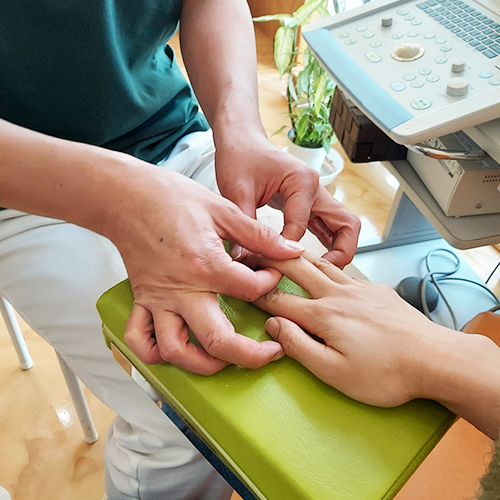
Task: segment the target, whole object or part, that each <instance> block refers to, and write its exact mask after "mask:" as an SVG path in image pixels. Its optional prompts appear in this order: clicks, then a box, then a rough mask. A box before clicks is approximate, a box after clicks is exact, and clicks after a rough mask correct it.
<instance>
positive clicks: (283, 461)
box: [97, 281, 455, 500]
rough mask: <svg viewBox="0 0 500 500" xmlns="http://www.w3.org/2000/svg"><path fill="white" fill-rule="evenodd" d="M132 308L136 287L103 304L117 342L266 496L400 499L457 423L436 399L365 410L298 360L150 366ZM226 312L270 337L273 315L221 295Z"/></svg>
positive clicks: (108, 296)
mask: <svg viewBox="0 0 500 500" xmlns="http://www.w3.org/2000/svg"><path fill="white" fill-rule="evenodd" d="M291 286H292V287H293V284H292V285H291ZM293 291H294V292H297V293H300V292H299V291H298V289H295V290H293ZM132 304H133V295H132V291H131V289H130V284H129V283H128V282H127V281H125V282H122V283H120V284H118V285H117V286H115V287H114V288H112V289H111V290H109V291H108V292H106V293H105V294H104V295H103V296H102V297H101V298H100V300H99V302H98V306H97V307H98V310H99V313H100V315H101V317H102V320H103V325H104V334H105V337H106V340H107V343H108V345H110V344H114V345H115V346H116V347H117V348H118V350H119V351H121V353H122V354H123V355H124V356H125V357H126V358H128V360H129V361H130V362H131V363H132V364H133V365H134V366H135V367H136V368H137V369H138V370H139V371H140V372H141V373H142V375H143V376H144V377H145V378H146V379H147V380H148V381H149V382H150V383H151V385H152V386H153V387H155V388H156V389H157V390H158V391H159V392H160V393H161V394H162V396H163V397H164V398H165V400H166V401H167V402H168V403H169V404H170V406H172V408H174V409H175V411H176V412H177V413H178V414H179V415H180V416H181V417H182V418H183V419H184V420H185V421H186V422H187V423H188V424H189V425H190V426H191V427H192V428H193V429H194V430H195V431H196V432H197V433H198V434H199V435H200V437H201V438H202V439H203V440H204V441H205V442H206V443H207V444H208V445H209V446H210V447H211V448H212V450H213V451H215V452H216V453H217V455H218V456H219V457H220V458H221V459H222V460H223V461H224V462H225V463H226V465H227V466H228V467H229V468H230V469H231V470H232V471H233V472H234V473H235V474H236V476H237V477H238V478H239V479H241V481H242V482H243V483H244V484H245V485H246V486H247V487H248V489H249V490H250V491H251V492H252V493H253V494H254V495H255V496H256V497H257V498H260V499H266V500H381V499H390V498H392V497H393V496H394V495H395V494H396V493H397V491H398V490H399V489H400V488H401V486H402V485H403V484H404V483H405V481H406V480H407V479H408V478H409V476H410V475H411V474H412V473H413V471H414V470H415V469H416V468H417V467H418V465H419V464H420V463H421V461H422V460H423V459H424V458H425V456H426V455H427V454H428V453H429V452H430V450H431V449H432V448H433V447H434V445H435V444H436V443H437V442H438V441H439V439H440V438H441V437H442V435H443V434H444V433H445V432H446V430H447V429H448V427H449V426H450V425H451V424H452V422H453V420H454V418H455V417H454V415H453V414H452V413H450V412H449V411H448V410H446V409H445V408H443V407H442V406H440V405H439V404H437V403H435V402H433V401H426V400H416V401H412V402H410V403H407V404H405V405H403V406H400V407H398V408H391V409H382V408H375V407H372V406H367V405H364V404H361V403H358V402H356V401H353V400H352V399H350V398H348V397H346V396H344V395H343V394H341V393H339V392H338V391H336V390H335V389H333V388H331V387H329V386H327V385H326V384H324V383H323V382H321V381H320V380H318V379H317V378H316V377H315V376H314V375H312V374H311V373H310V372H309V371H308V370H306V369H305V368H304V367H303V366H301V365H300V364H299V363H297V362H296V361H294V360H293V359H290V358H284V359H282V360H280V361H277V362H274V363H271V364H270V365H268V366H266V367H264V368H261V369H259V370H255V371H252V370H247V369H244V368H241V367H237V366H229V367H227V368H225V369H224V370H223V371H222V372H220V373H218V374H216V375H213V376H211V377H203V376H199V375H194V374H192V373H188V372H186V371H184V370H182V369H180V368H177V367H175V366H173V365H171V364H162V365H146V364H144V363H142V362H141V361H139V360H138V359H137V358H136V356H135V355H134V354H133V353H132V351H131V350H130V349H129V347H128V346H127V344H126V343H125V342H124V340H123V335H124V331H125V325H126V322H127V318H128V316H129V314H130V312H131V310H132ZM220 305H221V307H222V309H223V311H224V312H225V313H226V314H227V316H228V318H229V319H230V320H231V322H232V323H233V325H234V327H235V328H236V331H238V332H240V333H242V334H245V335H247V336H249V337H252V338H254V339H256V340H259V341H261V340H264V339H269V337H268V335H267V333H266V332H265V329H264V323H265V321H266V319H267V318H268V317H269V315H268V314H267V313H265V312H263V311H261V310H259V309H258V308H256V307H255V306H253V305H252V304H247V303H244V302H241V301H239V300H236V299H233V298H229V297H221V298H220Z"/></svg>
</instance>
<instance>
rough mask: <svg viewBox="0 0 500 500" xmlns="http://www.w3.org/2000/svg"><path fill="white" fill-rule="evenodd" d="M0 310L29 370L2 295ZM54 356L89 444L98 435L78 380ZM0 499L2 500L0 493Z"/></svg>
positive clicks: (20, 336) (12, 314)
mask: <svg viewBox="0 0 500 500" xmlns="http://www.w3.org/2000/svg"><path fill="white" fill-rule="evenodd" d="M0 312H1V313H2V316H3V319H4V321H5V324H6V326H7V330H8V331H9V335H10V338H11V339H12V342H13V343H14V347H15V349H16V353H17V356H18V358H19V363H20V364H21V368H22V369H23V370H29V369H30V368H31V367H32V366H33V360H32V359H31V356H30V353H29V351H28V347H27V346H26V342H25V340H24V337H23V334H22V332H21V328H20V327H19V323H18V322H17V318H16V314H15V311H14V308H13V307H12V305H11V304H10V303H9V302H8V301H7V300H5V299H4V298H3V297H1V298H0ZM56 356H57V359H58V360H59V364H60V365H61V369H62V372H63V375H64V378H65V380H66V384H67V385H68V389H69V393H70V394H71V398H72V399H73V404H74V405H75V409H76V413H77V415H78V418H79V420H80V424H81V425H82V429H83V433H84V435H85V441H86V442H87V443H89V444H92V443H95V442H96V441H97V438H98V437H99V435H98V434H97V431H96V429H95V427H94V423H93V422H92V417H91V415H90V411H89V407H88V406H87V401H86V400H85V396H84V394H83V391H82V386H81V384H80V381H79V380H78V378H77V377H76V375H75V374H74V373H73V371H72V370H71V368H70V367H69V366H68V365H67V364H66V362H65V361H64V359H62V358H61V356H60V355H59V353H58V352H57V351H56ZM0 494H1V490H0ZM0 500H2V497H1V495H0Z"/></svg>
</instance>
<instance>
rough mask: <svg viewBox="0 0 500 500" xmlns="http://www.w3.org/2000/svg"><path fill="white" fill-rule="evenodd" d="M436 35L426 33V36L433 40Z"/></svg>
mask: <svg viewBox="0 0 500 500" xmlns="http://www.w3.org/2000/svg"><path fill="white" fill-rule="evenodd" d="M435 36H436V35H435V34H434V33H426V34H425V35H424V38H427V40H432V39H433V38H434V37H435Z"/></svg>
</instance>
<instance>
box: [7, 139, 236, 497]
mask: <svg viewBox="0 0 500 500" xmlns="http://www.w3.org/2000/svg"><path fill="white" fill-rule="evenodd" d="M213 156H214V147H213V142H212V136H211V133H210V132H206V133H195V134H191V135H189V136H187V137H185V138H184V139H182V140H181V141H180V142H179V143H178V144H177V146H176V148H175V150H174V151H173V152H172V154H171V155H170V156H169V157H168V158H167V159H166V160H164V161H162V162H161V165H162V168H168V169H171V170H175V171H177V172H180V173H183V174H185V175H188V176H190V177H192V178H193V179H195V180H197V181H200V182H202V183H203V184H204V185H206V186H207V187H209V188H211V189H214V190H216V183H215V175H214V169H213ZM68 168H71V165H68ZM124 278H126V271H125V267H124V265H123V262H122V260H121V257H120V255H119V253H118V251H117V249H116V248H115V247H114V246H113V245H112V244H111V242H110V241H109V240H107V239H105V238H103V237H101V236H99V235H97V234H95V233H93V232H91V231H88V230H86V229H82V228H81V227H78V226H75V225H73V224H68V223H66V222H63V221H59V220H55V219H49V218H45V217H38V216H34V215H29V214H25V213H22V212H18V211H15V210H4V211H0V294H1V295H2V296H4V297H5V298H6V299H7V300H8V301H9V302H11V303H12V305H13V306H14V308H15V309H16V310H17V311H18V312H19V313H20V314H21V316H22V317H23V318H24V319H25V320H26V321H27V322H28V324H29V325H30V326H31V327H32V328H33V329H34V330H36V331H37V332H38V333H39V334H40V335H41V336H42V337H44V338H45V339H46V340H47V341H48V342H49V343H50V344H51V345H52V346H53V347H54V348H55V349H56V350H57V351H58V352H59V354H61V356H62V357H63V358H64V359H65V361H66V362H67V363H68V365H69V366H70V367H71V369H72V370H73V371H74V372H75V374H76V375H77V376H78V377H79V378H80V380H82V382H84V384H85V385H86V386H87V387H88V388H89V389H90V390H91V391H92V392H93V393H94V394H95V395H96V396H97V397H98V398H99V399H100V400H101V401H103V402H104V403H105V404H106V405H107V406H109V407H110V408H111V409H112V410H113V411H115V412H116V413H117V414H118V417H117V418H116V419H115V421H114V422H113V423H112V425H111V427H110V429H109V433H108V437H107V442H106V452H105V473H106V491H107V495H108V497H109V498H110V500H133V499H134V500H136V499H139V500H227V499H229V498H230V496H231V492H232V490H231V488H229V486H228V485H227V484H226V483H225V481H224V480H223V479H221V478H220V477H219V475H218V474H217V472H215V470H214V469H213V468H212V467H211V465H210V464H208V462H206V460H205V459H204V458H203V457H202V456H201V455H200V454H199V453H198V452H197V451H196V450H195V449H194V448H193V447H192V445H191V444H190V443H189V442H188V441H187V439H186V438H185V437H184V436H183V435H182V434H181V433H180V431H178V430H177V428H176V427H175V426H174V425H173V424H172V423H171V422H170V420H168V418H167V417H166V416H165V415H164V414H163V413H162V412H161V410H160V409H159V408H158V407H157V406H156V405H155V404H154V402H153V401H152V400H151V399H150V398H149V397H148V396H147V395H146V393H145V392H144V391H143V390H142V389H141V388H139V386H138V385H137V384H136V383H135V382H134V381H133V380H132V379H131V378H130V377H129V376H128V375H127V374H126V373H125V372H124V371H123V370H122V368H120V366H119V365H118V364H117V363H116V362H115V361H114V360H113V358H112V356H111V352H110V351H109V350H108V348H107V347H106V345H105V343H104V337H103V335H102V331H101V321H100V319H99V316H98V314H97V311H96V307H95V304H96V301H97V299H98V298H99V296H100V295H101V294H102V293H103V292H105V291H106V290H107V289H109V288H110V287H111V286H113V285H115V284H116V283H118V282H119V281H121V280H123V279H124Z"/></svg>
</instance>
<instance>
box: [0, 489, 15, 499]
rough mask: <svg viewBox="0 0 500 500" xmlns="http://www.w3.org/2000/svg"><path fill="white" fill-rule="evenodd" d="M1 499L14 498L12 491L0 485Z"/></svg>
mask: <svg viewBox="0 0 500 500" xmlns="http://www.w3.org/2000/svg"><path fill="white" fill-rule="evenodd" d="M0 500H12V497H11V496H10V493H9V492H8V491H7V490H6V489H5V488H2V487H1V486H0Z"/></svg>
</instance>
